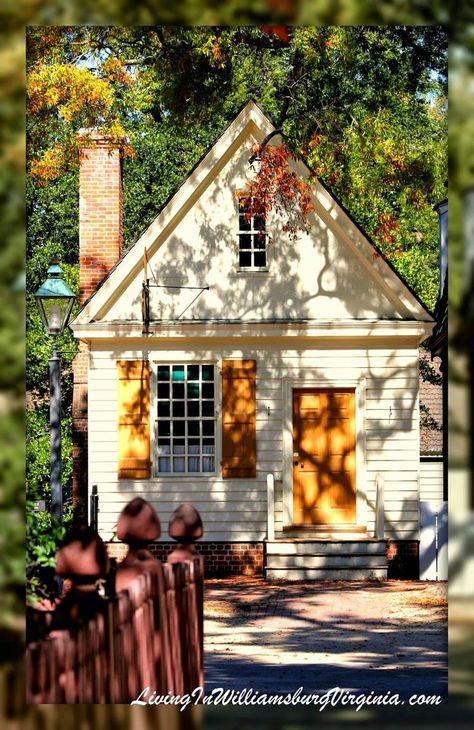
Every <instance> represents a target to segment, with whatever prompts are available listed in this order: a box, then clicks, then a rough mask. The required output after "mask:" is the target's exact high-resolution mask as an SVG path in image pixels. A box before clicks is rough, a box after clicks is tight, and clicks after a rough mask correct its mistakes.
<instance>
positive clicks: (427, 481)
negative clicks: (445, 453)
mask: <svg viewBox="0 0 474 730" xmlns="http://www.w3.org/2000/svg"><path fill="white" fill-rule="evenodd" d="M420 500H421V501H422V502H442V501H443V460H442V459H441V458H439V459H436V460H434V459H430V460H429V461H424V460H423V459H422V460H420Z"/></svg>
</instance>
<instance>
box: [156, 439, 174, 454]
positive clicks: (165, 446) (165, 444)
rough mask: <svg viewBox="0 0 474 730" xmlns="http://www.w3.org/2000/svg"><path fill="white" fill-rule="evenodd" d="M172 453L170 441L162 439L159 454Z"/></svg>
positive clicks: (159, 442)
mask: <svg viewBox="0 0 474 730" xmlns="http://www.w3.org/2000/svg"><path fill="white" fill-rule="evenodd" d="M170 451H171V447H170V442H169V439H168V440H167V439H160V440H159V441H158V454H160V456H161V455H163V454H169V453H170Z"/></svg>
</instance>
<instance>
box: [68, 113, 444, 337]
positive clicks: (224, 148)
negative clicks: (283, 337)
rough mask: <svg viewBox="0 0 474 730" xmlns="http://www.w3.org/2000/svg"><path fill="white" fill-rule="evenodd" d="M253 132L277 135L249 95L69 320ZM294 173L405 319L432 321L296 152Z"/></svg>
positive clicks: (148, 245) (133, 262) (137, 263)
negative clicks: (146, 225) (310, 190)
mask: <svg viewBox="0 0 474 730" xmlns="http://www.w3.org/2000/svg"><path fill="white" fill-rule="evenodd" d="M249 134H253V136H254V137H255V138H257V139H258V140H259V141H260V142H261V141H263V140H264V139H265V138H267V137H269V136H270V135H272V136H274V135H275V136H277V135H280V136H281V133H280V132H279V131H278V130H277V129H276V127H275V125H274V124H273V122H272V121H271V119H270V117H269V116H268V115H267V114H266V113H265V112H264V111H263V110H262V109H261V107H260V106H259V105H258V104H257V103H256V102H255V101H254V100H253V99H252V100H250V101H248V102H246V104H245V105H244V106H243V107H242V108H241V109H240V111H239V112H238V113H237V114H236V116H235V117H234V119H233V120H232V121H231V122H230V123H229V124H228V126H227V127H226V128H225V129H224V130H223V132H222V133H221V135H220V136H219V137H218V139H217V140H216V142H215V143H214V144H213V145H212V146H211V147H210V149H208V150H207V151H206V152H205V153H204V154H203V155H202V157H201V158H200V159H199V160H198V161H197V162H196V164H195V165H194V167H193V168H192V169H191V170H190V172H189V173H188V175H187V177H186V178H185V179H184V180H183V182H182V183H181V184H180V185H179V186H178V188H177V189H176V190H175V191H174V192H173V193H172V194H171V195H170V196H169V197H168V199H167V200H166V201H165V203H164V204H163V205H162V206H161V208H160V209H159V211H158V212H157V214H156V216H155V218H154V219H153V221H152V222H151V223H150V224H149V226H148V227H147V228H146V229H145V230H144V231H143V232H142V233H141V234H140V235H139V236H138V237H137V239H136V240H135V242H134V243H133V244H132V245H131V246H130V247H129V248H128V249H127V251H126V252H124V254H123V255H122V256H121V258H120V259H119V261H118V262H117V263H116V264H115V266H114V267H113V268H112V269H111V270H110V271H109V272H108V273H107V274H106V276H105V277H104V279H103V280H102V281H101V283H100V284H99V286H98V287H97V289H96V291H95V292H94V293H93V294H92V295H91V296H90V297H89V298H88V299H87V300H86V301H85V302H84V304H83V305H82V307H81V309H80V310H79V312H78V313H77V315H76V317H75V318H74V320H73V321H72V322H71V326H72V329H74V326H75V325H85V324H89V323H91V322H93V321H94V320H96V319H100V318H101V317H102V316H103V315H104V313H105V312H106V311H107V310H108V309H109V307H110V306H111V305H112V304H113V302H115V301H116V300H117V299H118V298H119V297H120V294H121V292H123V291H124V289H125V288H126V286H127V284H128V283H129V282H130V281H131V280H132V279H133V278H134V277H135V276H136V274H137V273H138V271H139V270H140V269H141V268H142V267H143V255H144V252H145V250H146V251H147V255H148V257H149V258H151V257H152V256H153V254H154V253H155V251H156V250H157V249H158V248H159V246H160V245H161V243H162V242H163V240H166V238H167V237H168V233H167V231H171V230H172V227H173V221H176V219H177V218H179V216H180V215H182V211H183V209H186V207H187V206H188V207H190V205H191V204H192V202H193V201H195V200H196V199H197V198H198V197H199V195H200V192H201V191H203V190H204V189H205V188H206V186H207V184H208V182H209V181H210V180H211V179H212V175H213V173H214V171H215V169H216V166H223V165H224V164H225V163H226V162H227V161H228V160H229V159H230V157H232V155H233V154H234V152H235V151H236V150H237V149H238V148H239V147H240V145H241V144H242V142H243V141H244V140H245V139H246V138H247V137H248V136H249ZM295 166H296V168H297V173H298V174H300V176H301V177H303V178H304V179H305V180H306V181H308V180H309V179H311V181H312V182H311V188H312V191H313V195H312V198H313V205H314V209H315V214H316V215H319V216H320V217H321V218H322V219H323V220H325V222H326V223H327V224H329V225H330V226H331V227H332V228H333V229H336V230H337V232H338V235H339V236H340V237H341V239H342V240H344V241H345V242H346V243H347V245H348V246H349V247H350V248H351V249H352V251H353V252H354V253H355V255H356V256H357V258H358V259H359V260H360V261H361V262H362V263H364V265H365V266H366V268H367V269H368V271H369V273H370V274H371V275H372V277H373V278H374V279H375V280H376V282H377V283H378V285H379V286H381V288H382V289H383V290H384V292H385V294H387V296H388V297H389V299H390V300H391V301H393V302H394V303H395V304H396V306H397V308H398V309H399V311H400V313H401V314H402V316H403V318H404V319H410V320H417V321H424V322H432V321H433V315H432V314H431V312H430V311H429V310H428V309H427V308H426V307H425V306H424V304H423V303H422V302H421V300H420V299H419V298H418V296H417V295H416V294H415V292H414V291H413V290H412V289H411V287H410V286H409V284H408V283H407V282H406V281H405V280H404V279H403V277H402V276H401V275H400V274H399V273H398V272H397V271H396V269H395V268H394V267H393V266H392V265H391V263H390V262H389V261H387V260H386V259H385V258H384V257H383V254H382V252H381V251H380V249H379V248H378V247H377V245H376V244H375V243H374V242H373V241H372V239H371V238H370V237H369V236H368V235H367V233H365V231H363V229H362V228H361V227H360V226H359V225H358V224H357V222H356V221H355V220H354V219H353V218H352V216H351V215H350V213H349V212H348V211H347V210H346V209H345V207H344V206H343V205H342V203H341V202H340V201H339V200H337V198H336V197H335V196H334V194H333V193H332V192H331V191H330V190H329V189H328V188H327V186H326V185H324V183H322V182H321V181H320V180H319V179H316V180H314V173H313V172H312V171H311V169H310V168H309V167H308V165H306V163H305V162H304V161H303V160H302V159H301V158H299V157H297V158H296V160H295Z"/></svg>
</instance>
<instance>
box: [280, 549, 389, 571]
mask: <svg viewBox="0 0 474 730" xmlns="http://www.w3.org/2000/svg"><path fill="white" fill-rule="evenodd" d="M266 567H267V569H275V570H277V569H283V568H308V569H309V568H334V569H337V570H340V569H345V568H357V567H360V568H366V567H370V568H385V569H386V567H387V560H386V557H385V555H382V554H374V555H367V554H366V553H352V554H350V555H347V554H340V555H330V554H320V555H314V554H313V555H268V556H267V562H266Z"/></svg>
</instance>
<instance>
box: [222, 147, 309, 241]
mask: <svg viewBox="0 0 474 730" xmlns="http://www.w3.org/2000/svg"><path fill="white" fill-rule="evenodd" d="M252 155H253V159H254V160H256V161H257V162H258V170H257V171H256V174H255V176H254V177H253V178H252V179H251V180H249V182H248V183H247V186H246V187H245V189H244V190H240V191H238V192H237V193H236V195H237V196H238V197H239V199H240V200H241V201H242V205H244V204H245V207H246V216H247V217H248V218H249V219H250V218H251V217H253V216H263V217H266V216H267V215H268V213H269V212H270V211H271V210H274V211H275V213H276V214H277V215H278V216H281V218H282V221H283V224H282V230H283V231H284V232H285V233H287V234H288V237H289V239H290V240H292V241H294V240H296V239H297V238H298V237H299V235H300V234H301V233H303V232H305V231H307V230H308V228H309V218H308V216H309V214H310V213H311V212H312V210H313V204H312V202H311V194H310V187H309V185H308V184H307V183H306V182H305V181H304V180H302V179H301V178H300V177H298V175H297V174H296V173H295V172H294V171H293V170H292V169H291V167H290V160H291V159H292V158H293V159H294V155H293V153H292V152H291V151H290V150H289V149H288V147H287V146H286V145H285V144H281V145H269V144H267V145H255V146H254V147H253V148H252Z"/></svg>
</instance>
